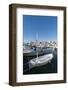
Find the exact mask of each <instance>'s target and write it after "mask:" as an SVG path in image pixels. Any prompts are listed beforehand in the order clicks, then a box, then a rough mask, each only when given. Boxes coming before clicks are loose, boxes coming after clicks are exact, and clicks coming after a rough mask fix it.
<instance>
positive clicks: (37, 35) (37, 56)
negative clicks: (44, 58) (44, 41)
mask: <svg viewBox="0 0 68 90" xmlns="http://www.w3.org/2000/svg"><path fill="white" fill-rule="evenodd" d="M36 39H37V40H36V55H37V59H38V32H37V33H36Z"/></svg>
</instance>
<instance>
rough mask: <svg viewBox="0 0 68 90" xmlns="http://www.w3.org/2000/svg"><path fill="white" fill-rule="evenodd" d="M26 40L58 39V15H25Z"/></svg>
mask: <svg viewBox="0 0 68 90" xmlns="http://www.w3.org/2000/svg"><path fill="white" fill-rule="evenodd" d="M23 26H24V27H23V32H24V42H30V41H35V40H36V33H38V40H39V41H57V16H31V15H24V16H23Z"/></svg>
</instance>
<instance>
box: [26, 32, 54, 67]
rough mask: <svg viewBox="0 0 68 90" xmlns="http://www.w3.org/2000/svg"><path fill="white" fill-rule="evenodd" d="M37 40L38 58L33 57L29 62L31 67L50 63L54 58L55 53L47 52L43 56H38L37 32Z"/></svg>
mask: <svg viewBox="0 0 68 90" xmlns="http://www.w3.org/2000/svg"><path fill="white" fill-rule="evenodd" d="M36 37H37V40H36V44H37V45H36V58H34V59H31V60H30V61H29V62H28V65H29V69H31V68H33V67H38V66H42V65H45V64H47V63H48V62H49V63H50V62H51V60H52V59H53V53H50V54H46V55H43V56H38V33H37V34H36Z"/></svg>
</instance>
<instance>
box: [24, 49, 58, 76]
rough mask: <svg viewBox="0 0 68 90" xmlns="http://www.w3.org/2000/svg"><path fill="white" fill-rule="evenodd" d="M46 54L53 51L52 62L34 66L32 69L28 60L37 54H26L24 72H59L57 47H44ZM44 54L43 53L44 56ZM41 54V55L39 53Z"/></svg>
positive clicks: (26, 73)
mask: <svg viewBox="0 0 68 90" xmlns="http://www.w3.org/2000/svg"><path fill="white" fill-rule="evenodd" d="M44 52H45V55H46V54H49V53H53V56H54V57H53V59H52V60H51V62H50V63H48V64H45V65H43V66H38V67H34V68H32V69H29V65H28V62H29V61H30V60H31V59H33V58H36V55H34V56H29V55H28V56H24V57H23V74H24V75H28V74H47V73H57V49H56V50H53V48H47V49H44ZM43 55H44V54H41V56H43ZM39 56H40V55H39Z"/></svg>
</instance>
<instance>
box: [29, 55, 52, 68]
mask: <svg viewBox="0 0 68 90" xmlns="http://www.w3.org/2000/svg"><path fill="white" fill-rule="evenodd" d="M52 58H53V54H47V55H43V56H39V57H38V58H34V59H31V60H30V61H29V69H31V68H33V67H38V66H42V65H45V64H47V63H48V62H49V63H50V62H51V60H52Z"/></svg>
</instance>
